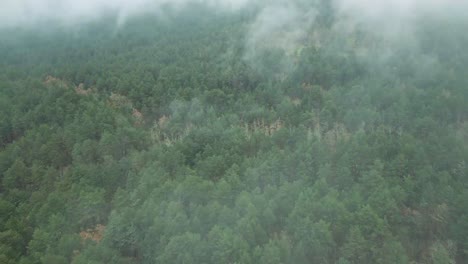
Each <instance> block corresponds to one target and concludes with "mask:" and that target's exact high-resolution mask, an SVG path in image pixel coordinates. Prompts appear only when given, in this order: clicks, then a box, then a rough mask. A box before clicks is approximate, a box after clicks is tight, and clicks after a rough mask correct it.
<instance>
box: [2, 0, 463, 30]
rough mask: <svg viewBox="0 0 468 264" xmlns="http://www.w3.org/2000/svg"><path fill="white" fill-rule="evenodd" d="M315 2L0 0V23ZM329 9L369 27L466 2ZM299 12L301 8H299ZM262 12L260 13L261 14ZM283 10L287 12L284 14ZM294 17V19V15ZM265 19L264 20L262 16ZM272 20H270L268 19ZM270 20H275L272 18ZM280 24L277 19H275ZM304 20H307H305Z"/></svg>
mask: <svg viewBox="0 0 468 264" xmlns="http://www.w3.org/2000/svg"><path fill="white" fill-rule="evenodd" d="M316 2H318V1H302V0H291V1H281V0H270V1H265V0H80V1H77V0H3V1H2V2H1V3H0V26H1V27H12V26H25V25H29V26H31V25H34V24H35V23H36V22H38V21H54V22H60V23H64V24H72V25H73V24H77V23H81V22H82V21H88V20H90V19H98V18H99V17H100V16H102V15H103V14H105V13H107V12H111V11H114V12H115V11H117V12H120V13H122V14H134V15H137V14H140V13H143V12H153V11H157V10H158V9H159V8H160V7H162V6H172V7H175V8H182V7H183V6H185V5H187V4H190V3H204V4H207V5H209V6H211V7H213V8H218V9H224V10H238V9H241V8H245V7H247V6H250V5H258V4H261V5H265V8H267V9H268V8H269V9H270V10H273V9H275V8H276V9H283V11H281V12H283V14H281V16H280V19H282V18H283V17H285V16H288V17H292V16H297V15H299V16H302V15H303V13H302V12H299V13H301V14H298V12H297V11H298V10H297V9H296V8H295V7H294V6H295V5H298V4H299V5H300V6H301V7H304V6H306V5H309V7H313V6H314V5H315V3H316ZM331 3H332V6H333V8H334V9H335V11H336V12H337V13H338V14H339V16H340V17H341V18H346V19H352V20H354V21H360V22H368V23H369V24H372V25H373V26H384V27H385V26H388V25H389V24H395V23H396V24H401V23H409V22H411V20H412V19H414V18H415V17H416V16H418V15H421V14H426V15H431V16H434V15H441V14H446V15H450V16H453V15H463V14H465V12H464V11H466V10H468V9H467V7H468V4H467V3H466V1H457V0H389V1H384V0H380V1H379V0H377V1H376V0H332V1H331ZM300 11H303V9H301V10H300ZM264 12H266V11H265V10H264V11H263V13H262V14H260V15H262V16H264ZM287 12H290V13H288V14H286V13H287ZM294 19H296V18H294ZM263 20H264V21H265V22H269V20H268V19H263ZM272 22H273V21H272ZM274 23H277V22H276V21H274ZM279 23H281V22H279ZM305 23H309V21H306V22H305Z"/></svg>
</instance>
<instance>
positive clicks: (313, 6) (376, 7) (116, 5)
mask: <svg viewBox="0 0 468 264" xmlns="http://www.w3.org/2000/svg"><path fill="white" fill-rule="evenodd" d="M323 2H326V1H320V0H79V1H78V0H3V1H2V2H1V3H0V28H17V27H27V28H33V29H34V28H35V27H37V25H41V27H44V25H47V23H51V24H52V23H53V25H63V26H66V27H73V26H77V25H80V24H83V23H86V22H90V21H95V20H99V19H100V18H102V17H103V16H105V15H107V14H117V15H118V20H117V22H116V23H117V24H116V26H117V28H118V26H121V25H122V24H124V23H125V22H126V21H127V19H129V18H131V17H134V16H138V15H142V14H148V13H150V14H154V15H155V16H161V15H164V13H163V10H164V8H165V7H171V9H172V10H178V9H183V8H184V7H187V5H189V4H205V5H207V6H208V7H210V8H212V9H213V11H219V10H222V11H226V12H236V11H239V10H243V9H246V8H252V10H255V12H256V13H255V14H256V15H255V16H254V17H253V19H252V20H251V21H247V22H248V23H249V25H248V26H247V27H246V32H245V36H246V41H245V54H244V59H245V60H246V61H247V62H249V63H251V64H253V65H254V64H257V65H254V66H258V63H259V62H258V61H260V60H259V57H261V56H263V54H264V53H265V52H266V51H281V52H282V53H283V54H284V55H285V56H283V59H282V60H283V61H282V62H281V64H282V66H283V68H284V67H286V68H288V67H289V66H290V65H291V63H292V60H293V59H292V58H290V57H289V58H288V56H290V55H292V54H293V53H294V52H295V51H297V49H298V48H299V47H300V46H301V45H302V44H304V42H305V41H309V43H312V42H313V43H318V44H319V45H321V46H325V47H326V46H327V45H329V44H330V43H328V40H327V38H326V36H321V35H320V34H319V35H315V33H314V32H320V30H318V31H314V26H315V22H316V17H317V15H319V5H320V4H321V3H323ZM328 3H329V5H330V8H331V9H332V12H333V13H334V14H335V15H334V20H333V23H332V25H331V29H332V30H330V31H329V34H331V35H333V36H342V37H343V39H346V37H347V36H351V35H352V34H354V33H355V32H356V30H360V31H367V33H371V35H374V36H376V37H377V38H379V39H381V40H382V43H384V45H382V46H379V47H378V48H379V51H378V52H377V53H378V55H377V57H376V59H381V60H385V59H386V58H388V57H391V56H392V53H393V52H394V51H395V50H396V49H399V48H401V47H404V48H407V49H408V48H409V49H412V51H413V52H414V54H417V53H418V51H419V50H418V47H419V45H420V43H419V39H418V38H417V36H416V33H415V31H416V30H415V25H417V24H418V23H420V22H421V21H425V20H437V19H438V20H440V21H444V22H450V21H455V20H457V19H464V18H465V14H466V13H467V12H468V2H467V1H459V0H330V2H328ZM38 28H39V27H38ZM321 32H324V31H323V30H322V31H321ZM343 45H344V44H343ZM363 45H364V46H365V48H363V49H362V50H361V51H362V52H363V53H366V52H368V50H367V47H366V44H365V43H364V44H363ZM353 48H354V49H355V50H359V47H353ZM368 55H369V54H368ZM374 55H375V54H373V55H372V56H374Z"/></svg>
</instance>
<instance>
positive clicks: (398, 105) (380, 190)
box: [0, 1, 468, 264]
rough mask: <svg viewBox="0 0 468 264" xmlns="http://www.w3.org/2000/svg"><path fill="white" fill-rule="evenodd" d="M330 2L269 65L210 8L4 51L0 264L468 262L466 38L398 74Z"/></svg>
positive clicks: (241, 25) (396, 65)
mask: <svg viewBox="0 0 468 264" xmlns="http://www.w3.org/2000/svg"><path fill="white" fill-rule="evenodd" d="M305 2H306V1H304V4H305ZM316 2H317V3H319V2H320V3H321V4H320V8H321V9H320V11H321V12H318V15H317V18H316V20H317V21H316V25H315V26H314V29H313V30H312V31H314V32H309V33H310V34H311V36H312V33H314V34H318V35H323V36H324V41H327V43H328V44H329V45H315V44H314V41H313V40H311V39H310V38H311V37H310V38H309V37H308V38H305V39H303V40H300V41H298V42H300V43H298V46H299V47H298V50H296V51H294V52H292V54H293V55H292V54H286V52H285V51H283V50H268V51H260V52H259V53H258V54H257V55H256V56H258V58H257V59H258V61H255V63H251V61H252V60H249V59H251V58H246V57H245V56H246V54H245V49H246V47H245V42H246V40H245V36H244V35H243V34H242V32H243V30H244V29H245V27H246V24H247V23H250V22H251V20H252V19H253V17H252V14H250V13H249V12H245V13H243V12H239V13H236V12H234V13H230V14H222V15H220V14H213V13H212V12H211V11H209V10H206V9H205V8H202V7H200V6H198V5H194V6H193V9H192V10H179V11H178V12H179V13H177V14H172V13H171V16H169V17H167V18H166V19H159V18H155V17H152V16H141V17H138V18H133V19H129V21H128V22H127V23H126V24H124V25H122V26H121V27H119V28H117V29H115V28H114V25H113V22H112V20H113V18H112V17H108V18H106V19H103V20H101V21H98V22H94V23H90V24H87V25H83V26H82V27H79V28H76V29H75V30H72V31H73V32H68V31H63V30H51V31H50V32H49V31H47V32H43V34H41V33H39V32H30V31H28V30H26V29H18V32H15V33H13V32H12V35H11V36H10V37H9V38H5V39H3V38H0V57H1V58H2V61H1V62H0V263H23V264H26V263H28V264H36V263H74V264H81V263H83V264H84V263H121V264H137V263H246V264H249V263H252V264H253V263H265V264H266V263H269V264H275V263H278V264H279V263H340V264H350V263H356V264H357V263H359V264H364V263H382V264H390V263H437V264H439V263H444V264H445V263H447V264H449V263H466V262H467V261H468V206H467V203H466V201H467V200H468V193H467V191H466V188H467V186H468V178H467V175H468V169H467V168H468V167H467V166H466V163H467V159H468V144H467V142H468V141H467V139H468V137H467V136H466V135H468V129H467V128H468V125H467V124H468V120H467V117H468V110H467V107H466V102H467V101H468V93H467V91H468V86H467V85H468V83H467V81H466V69H467V65H468V57H467V56H466V55H463V54H465V53H466V52H465V51H464V49H463V48H462V47H465V46H466V45H468V39H466V37H461V36H462V35H466V34H464V32H465V31H466V30H465V29H466V28H465V27H462V26H461V25H460V26H455V25H453V27H454V28H453V29H451V31H450V32H445V31H443V30H438V27H443V26H444V25H437V27H435V25H432V24H430V23H429V24H421V25H418V30H415V33H414V34H416V35H417V36H416V37H418V38H420V39H424V40H425V41H424V42H422V43H421V49H420V50H418V52H414V54H408V52H406V51H402V50H398V52H395V54H392V55H391V56H389V58H387V60H386V61H385V62H381V61H379V58H380V57H378V56H377V54H376V50H374V49H377V47H379V45H381V44H380V41H382V40H379V39H378V36H374V35H372V33H371V32H366V31H362V32H349V35H346V36H342V35H340V34H339V33H338V32H335V30H336V28H334V27H333V23H334V20H335V19H336V18H335V14H333V11H332V10H333V9H332V8H331V7H330V6H329V3H328V2H330V1H316ZM168 12H170V11H168ZM251 12H254V11H251ZM172 16H173V17H172ZM442 24H443V23H442ZM431 25H432V26H431ZM445 26H447V25H445ZM419 27H420V28H419ZM439 29H440V28H439ZM319 33H320V34H319ZM0 34H5V33H4V32H1V31H0ZM335 34H336V36H335ZM330 35H331V36H330ZM452 35H453V36H452ZM349 43H353V44H349ZM353 45H354V46H353ZM360 45H362V47H361V46H360ZM366 52H367V53H368V55H367V57H366V55H365V54H367V53H366ZM363 54H364V55H363ZM374 55H375V56H376V57H375V58H374V57H373V56H374ZM288 56H289V57H288ZM429 57H431V58H432V57H433V58H437V59H435V60H434V62H433V64H427V63H426V64H423V62H425V61H424V60H423V58H429ZM374 59H375V60H374Z"/></svg>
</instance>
